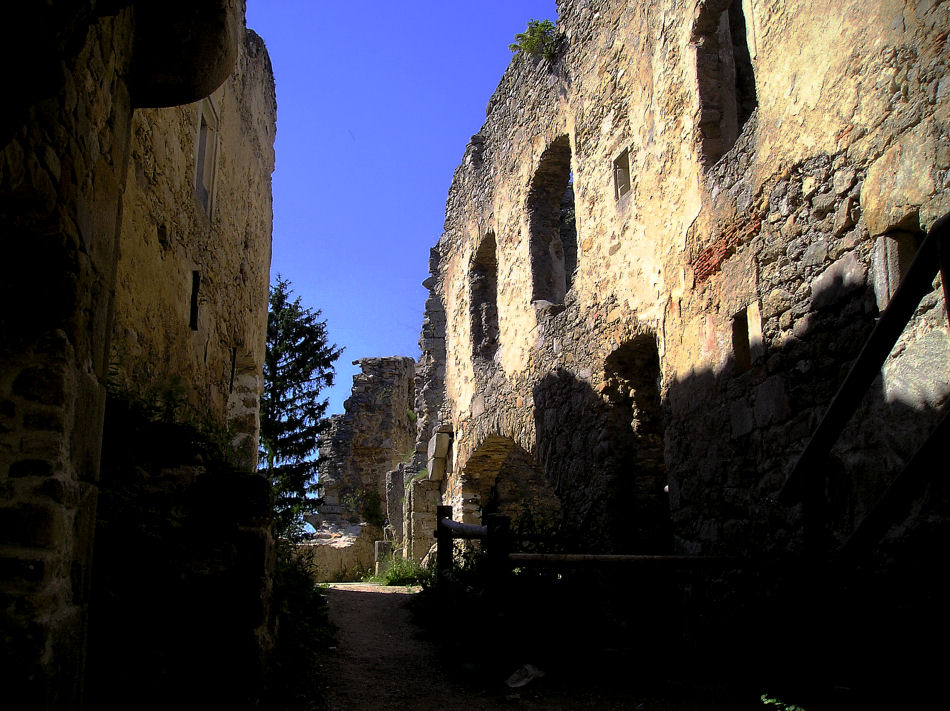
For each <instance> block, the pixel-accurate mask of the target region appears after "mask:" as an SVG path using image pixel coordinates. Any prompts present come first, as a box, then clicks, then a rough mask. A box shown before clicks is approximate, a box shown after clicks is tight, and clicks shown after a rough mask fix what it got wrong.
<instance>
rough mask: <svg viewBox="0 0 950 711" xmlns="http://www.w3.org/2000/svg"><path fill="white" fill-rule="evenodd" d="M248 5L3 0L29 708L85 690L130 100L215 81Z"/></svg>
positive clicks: (7, 557) (9, 355)
mask: <svg viewBox="0 0 950 711" xmlns="http://www.w3.org/2000/svg"><path fill="white" fill-rule="evenodd" d="M242 20H243V3H242V2H237V1H236V0H201V1H200V2H194V3H187V4H182V3H177V4H175V5H173V6H171V7H165V8H163V9H162V10H161V11H160V12H156V11H155V9H153V8H152V6H151V4H149V3H137V2H133V3H120V4H119V5H116V4H115V3H105V2H98V1H97V0H87V1H86V2H81V3H69V4H68V7H67V6H65V5H63V6H60V5H56V6H53V5H49V4H42V3H41V4H36V3H20V4H18V5H16V6H15V7H11V8H9V12H8V16H7V21H8V23H9V26H10V27H16V28H18V29H17V32H15V33H12V34H11V37H10V38H8V41H7V42H5V43H4V46H3V49H2V56H3V59H4V64H5V65H6V66H16V67H18V69H17V71H16V72H14V74H15V75H16V79H15V81H13V83H12V84H11V86H10V94H9V96H7V97H6V99H7V101H8V103H7V104H6V106H5V110H4V116H3V118H2V121H0V232H2V234H3V237H4V239H3V247H2V250H3V255H2V258H0V343H2V345H0V487H2V491H3V493H2V503H0V561H2V567H3V570H4V573H3V575H2V576H0V577H2V583H0V608H2V610H3V628H2V634H3V644H2V648H3V659H2V661H0V664H2V666H3V669H4V678H5V679H7V680H8V684H7V686H6V688H5V693H6V694H7V696H8V698H10V699H19V700H20V703H22V704H23V705H24V706H26V707H29V708H36V709H47V708H48V709H67V708H69V709H73V708H77V707H81V706H82V704H83V700H82V697H83V685H84V682H85V671H84V664H85V663H86V661H87V659H86V646H87V645H86V637H87V625H88V621H89V616H90V615H89V610H90V590H91V578H92V576H91V558H92V554H93V548H94V534H93V531H94V528H95V526H96V519H97V496H98V488H99V460H100V449H101V445H102V440H103V417H104V408H105V401H106V382H107V374H108V365H109V360H110V333H111V330H112V325H113V319H112V317H113V312H114V295H115V288H116V272H117V268H118V257H119V242H120V234H121V229H122V213H123V203H124V201H123V197H124V193H125V190H126V186H127V177H128V176H129V174H130V171H129V165H130V157H131V146H132V132H133V125H132V124H133V109H134V108H135V107H143V106H171V105H176V104H183V103H189V102H193V101H197V100H199V99H200V98H202V97H204V96H206V95H208V94H209V93H210V92H212V91H213V90H214V89H216V88H217V87H218V85H219V84H221V82H222V81H224V79H225V78H226V77H227V76H228V75H229V74H230V73H231V71H232V70H233V67H234V62H235V57H236V56H237V51H238V49H237V45H238V42H237V38H238V37H239V34H240V31H241V27H242ZM158 187H169V188H170V186H167V185H166V186H158ZM152 229H154V226H152ZM262 237H264V238H266V236H262ZM265 271H266V268H265ZM263 495H265V496H266V491H265V492H264V494H263ZM245 551H246V553H247V554H248V555H249V556H251V557H253V556H254V555H255V553H253V552H252V551H251V549H250V548H247V549H245ZM258 553H259V554H260V555H261V556H262V557H261V559H260V560H261V562H262V563H263V562H264V560H265V559H264V557H263V556H264V555H265V551H258ZM255 585H256V586H258V587H257V588H256V589H257V591H258V593H260V592H261V590H262V588H261V586H262V585H263V581H262V580H258V581H256V583H255ZM258 597H259V599H260V596H258ZM144 613H145V611H143V614H144ZM252 653H253V654H254V655H256V656H257V658H258V659H259V654H260V650H253V652H252ZM153 673H154V674H160V673H161V672H160V671H158V670H153Z"/></svg>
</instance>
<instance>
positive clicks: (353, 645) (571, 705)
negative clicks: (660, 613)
mask: <svg viewBox="0 0 950 711" xmlns="http://www.w3.org/2000/svg"><path fill="white" fill-rule="evenodd" d="M412 594H414V592H412V591H410V590H409V589H407V588H405V587H382V586H376V585H367V584H360V583H340V584H335V585H332V586H331V587H330V589H329V590H328V592H327V600H328V604H329V611H330V619H331V620H332V621H333V622H334V623H335V624H336V625H337V626H338V627H339V638H338V647H337V648H336V649H335V650H332V651H331V652H330V653H329V654H327V655H325V656H324V657H323V658H322V659H321V660H320V662H319V673H320V675H321V677H322V679H324V680H325V683H326V696H327V700H328V707H329V711H363V710H364V709H366V710H367V711H433V710H436V709H437V710H438V711H479V710H482V711H494V710H496V709H509V710H510V709H524V710H526V711H534V710H537V711H542V710H544V711H560V710H562V709H563V710H565V711H567V710H568V709H569V710H570V711H577V710H578V709H601V710H605V711H610V710H612V709H614V710H617V711H621V710H623V711H627V710H629V711H680V710H683V711H686V710H688V709H692V708H696V707H695V706H692V705H689V706H685V705H680V704H673V703H671V702H669V700H658V699H655V698H646V697H643V696H637V695H635V694H633V693H631V692H630V691H629V690H620V691H618V690H613V691H610V692H608V691H606V690H603V689H597V688H585V686H584V684H583V680H569V679H556V680H555V679H549V678H544V679H539V680H536V681H533V682H532V683H531V684H529V685H527V686H525V687H522V688H520V689H510V688H508V687H507V686H505V684H504V679H485V680H483V682H484V683H483V684H480V686H483V687H484V688H471V687H465V686H463V685H462V684H461V683H460V682H459V681H458V680H457V679H454V678H450V677H449V676H447V674H446V673H445V670H444V669H443V668H442V667H441V665H440V663H439V660H438V658H437V656H436V651H435V648H434V647H433V645H432V644H431V643H429V642H428V641H426V640H424V639H421V638H419V637H418V636H417V634H416V628H415V627H414V626H413V624H412V623H411V621H410V617H409V611H408V610H407V609H406V607H405V604H406V602H407V601H408V600H409V599H410V597H411V595H412ZM512 671H514V670H512Z"/></svg>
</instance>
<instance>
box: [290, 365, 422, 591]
mask: <svg viewBox="0 0 950 711" xmlns="http://www.w3.org/2000/svg"><path fill="white" fill-rule="evenodd" d="M354 365H359V366H360V372H359V373H357V374H356V375H354V376H353V390H352V392H351V395H350V397H349V398H347V400H346V402H344V403H343V407H344V413H343V414H342V415H333V416H331V417H330V418H329V426H328V429H327V431H326V432H325V433H324V434H323V435H321V438H320V456H319V460H318V464H319V480H320V483H321V485H322V488H321V491H320V496H321V498H322V499H323V504H321V506H320V507H319V508H318V513H317V514H314V515H311V516H307V517H305V519H306V520H307V522H308V523H310V524H311V525H312V526H313V527H314V528H315V529H316V537H315V538H314V539H313V541H312V542H311V543H308V544H304V546H303V547H302V549H301V550H303V551H305V552H306V551H310V553H308V554H309V555H312V556H313V558H314V560H315V561H316V562H317V567H318V574H320V575H329V576H330V579H340V578H342V579H359V576H360V575H362V574H363V573H365V572H367V571H370V570H372V569H373V567H374V563H375V559H374V555H375V553H374V546H373V543H374V542H375V541H376V540H381V539H383V538H384V536H385V535H389V534H388V533H385V532H384V528H385V529H386V531H391V529H390V528H389V527H390V526H392V525H393V523H394V522H395V527H396V528H400V527H401V524H402V498H403V497H402V496H399V495H398V492H399V490H400V489H401V482H402V478H401V476H399V477H398V480H399V482H400V484H399V486H394V484H393V477H394V475H395V474H396V473H400V474H401V471H402V468H403V466H404V464H405V463H407V462H409V461H410V460H411V458H412V457H413V455H414V452H415V448H416V439H417V435H416V426H417V422H416V420H417V418H416V414H415V411H414V409H413V407H414V403H415V401H416V395H415V382H414V378H415V363H414V362H413V360H412V359H411V358H404V357H399V356H394V357H389V358H361V359H360V360H358V361H354ZM353 525H357V526H360V529H359V531H358V532H356V531H353V530H351V529H352V527H353Z"/></svg>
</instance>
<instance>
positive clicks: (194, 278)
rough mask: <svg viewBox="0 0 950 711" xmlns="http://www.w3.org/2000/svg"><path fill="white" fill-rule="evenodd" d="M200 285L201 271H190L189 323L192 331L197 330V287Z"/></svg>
mask: <svg viewBox="0 0 950 711" xmlns="http://www.w3.org/2000/svg"><path fill="white" fill-rule="evenodd" d="M200 287H201V272H192V273H191V316H190V318H189V325H190V326H191V330H192V331H197V330H198V289H199V288H200Z"/></svg>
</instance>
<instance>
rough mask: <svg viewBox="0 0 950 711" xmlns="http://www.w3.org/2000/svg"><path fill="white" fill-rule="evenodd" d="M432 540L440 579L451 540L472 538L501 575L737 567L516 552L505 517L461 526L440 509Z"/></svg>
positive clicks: (693, 560)
mask: <svg viewBox="0 0 950 711" xmlns="http://www.w3.org/2000/svg"><path fill="white" fill-rule="evenodd" d="M436 517H437V519H438V524H437V527H436V530H435V537H436V539H437V541H438V545H437V548H436V551H437V552H436V561H437V570H438V575H439V577H440V579H441V578H442V577H443V576H444V575H446V574H447V573H448V572H449V571H450V570H451V569H452V554H453V544H452V541H454V540H456V539H468V540H471V539H475V540H482V541H484V542H485V549H486V553H487V559H488V567H489V570H490V571H491V572H492V573H498V574H502V573H504V572H506V571H509V570H511V569H512V568H514V567H525V566H548V567H551V566H554V567H560V568H564V567H571V568H574V567H580V566H585V567H587V566H615V565H636V566H643V567H651V568H653V567H662V568H677V569H685V568H700V567H739V565H740V561H739V560H738V559H736V558H722V557H713V556H686V555H620V554H596V553H518V552H515V551H513V550H512V547H513V544H514V541H515V538H514V537H513V536H512V535H511V522H510V519H509V518H508V517H507V516H503V515H501V514H489V515H488V516H487V517H486V521H487V524H486V525H478V524H470V523H461V522H459V521H453V520H452V507H451V506H439V507H438V508H437V510H436Z"/></svg>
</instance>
